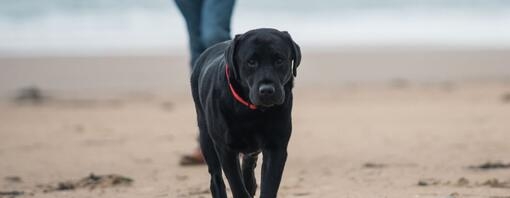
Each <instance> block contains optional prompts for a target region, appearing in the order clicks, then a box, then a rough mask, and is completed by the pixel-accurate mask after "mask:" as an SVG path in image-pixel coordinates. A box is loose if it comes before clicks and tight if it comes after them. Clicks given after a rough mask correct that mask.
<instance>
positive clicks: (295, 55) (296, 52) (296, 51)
mask: <svg viewBox="0 0 510 198" xmlns="http://www.w3.org/2000/svg"><path fill="white" fill-rule="evenodd" d="M282 33H283V34H284V35H285V36H286V37H287V39H288V40H289V43H290V44H291V46H292V74H294V77H296V76H297V67H298V66H299V64H300V63H301V49H300V48H299V45H298V44H297V43H296V42H294V40H292V37H291V36H290V34H289V32H287V31H282Z"/></svg>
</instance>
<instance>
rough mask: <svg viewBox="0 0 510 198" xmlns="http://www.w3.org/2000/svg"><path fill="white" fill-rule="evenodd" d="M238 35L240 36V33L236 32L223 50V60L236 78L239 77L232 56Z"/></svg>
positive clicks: (237, 41)
mask: <svg viewBox="0 0 510 198" xmlns="http://www.w3.org/2000/svg"><path fill="white" fill-rule="evenodd" d="M240 37H241V35H240V34H237V35H236V36H235V37H234V39H232V41H231V42H230V45H229V46H228V47H227V49H226V50H225V60H226V61H227V64H228V66H229V68H230V69H231V70H232V73H233V74H234V78H235V79H238V77H239V74H238V71H237V70H238V69H237V65H236V64H235V57H234V56H235V50H236V47H237V44H238V43H239V39H240Z"/></svg>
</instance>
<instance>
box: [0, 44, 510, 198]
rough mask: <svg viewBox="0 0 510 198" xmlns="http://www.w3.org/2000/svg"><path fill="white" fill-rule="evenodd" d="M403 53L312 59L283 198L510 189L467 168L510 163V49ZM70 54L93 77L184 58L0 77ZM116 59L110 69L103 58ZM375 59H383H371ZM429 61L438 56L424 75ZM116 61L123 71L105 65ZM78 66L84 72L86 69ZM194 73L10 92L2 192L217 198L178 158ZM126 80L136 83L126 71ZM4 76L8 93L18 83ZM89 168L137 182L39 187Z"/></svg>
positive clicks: (303, 79)
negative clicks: (20, 95) (34, 100)
mask: <svg viewBox="0 0 510 198" xmlns="http://www.w3.org/2000/svg"><path fill="white" fill-rule="evenodd" d="M406 53H408V54H407V55H406V56H403V57H401V56H400V55H399V54H400V52H398V51H391V52H387V51H386V52H381V53H377V51H376V50H374V51H371V52H366V51H365V52H359V51H355V50H354V51H339V52H338V54H335V53H332V52H330V53H316V54H311V55H310V56H305V59H304V62H303V65H302V68H301V70H300V71H299V73H298V79H299V80H298V82H297V83H296V88H295V106H294V111H293V116H294V119H293V120H294V127H293V128H294V131H293V135H292V139H291V142H290V146H289V159H288V162H287V166H286V169H285V173H284V178H283V181H282V184H281V188H280V193H279V197H283V198H285V197H288V198H291V197H303V198H305V197H321V198H329V197H331V198H338V197H352V198H357V197H359V198H370V197H374V198H375V197H378V198H382V197H391V198H410V197H416V198H422V197H423V198H429V197H430V198H433V197H438V198H445V197H452V198H453V197H481V198H508V197H510V184H509V185H507V183H505V182H507V181H509V180H510V169H508V168H500V169H476V168H472V167H471V166H477V165H482V164H484V163H486V162H498V161H499V162H502V163H509V162H510V144H509V143H508V142H509V140H510V121H509V118H510V84H509V82H508V80H507V79H508V76H510V75H508V73H509V72H510V70H509V69H508V65H510V64H508V63H509V62H510V61H509V60H510V57H508V56H505V54H508V53H506V52H505V51H499V52H490V51H489V52H487V51H467V52H458V53H454V52H441V51H432V52H429V54H428V55H426V56H424V53H421V52H420V53H418V52H413V53H411V52H409V51H407V52H406ZM363 54H365V55H366V56H363ZM381 54H386V55H387V56H382V55H381ZM400 57H401V58H402V60H401V59H397V58H400ZM417 57H425V58H424V60H422V59H420V58H417ZM76 60H80V61H81V62H80V61H78V62H80V65H90V67H92V68H93V67H94V65H95V66H96V67H97V65H101V64H104V65H110V66H111V67H108V66H105V67H107V68H106V69H105V71H106V74H105V73H100V72H98V73H100V74H98V75H100V76H103V77H99V78H98V79H99V80H101V79H109V78H108V75H110V77H111V76H114V74H115V72H113V71H121V69H120V68H123V65H124V66H125V67H124V68H137V66H138V67H140V66H143V65H145V64H146V63H154V65H145V66H146V67H145V68H164V67H163V66H162V64H163V63H164V64H167V63H175V64H185V58H184V57H163V58H162V57H142V58H139V59H137V58H136V57H131V58H129V57H107V58H105V57H103V58H94V57H88V58H54V57H53V58H48V57H46V58H11V59H5V58H3V59H2V60H1V61H2V63H3V64H2V69H3V71H4V74H3V75H4V76H7V74H5V72H10V74H13V73H16V72H20V73H23V71H25V72H28V73H30V71H31V70H30V69H26V68H30V67H33V68H34V67H36V66H37V65H47V67H50V68H54V69H53V70H52V71H57V74H52V75H53V76H58V75H59V74H62V75H69V73H72V72H78V71H73V70H62V73H58V71H61V68H64V67H66V66H65V65H66V64H63V63H68V64H74V63H76ZM112 60H116V61H117V62H115V61H113V62H114V63H116V64H113V65H111V64H107V63H112V62H108V61H112ZM132 60H139V61H140V60H146V61H149V62H143V61H140V62H133V61H132ZM385 60H386V61H385ZM150 61H153V62H150ZM423 61H425V62H423ZM378 62H382V63H385V64H386V65H387V66H386V67H382V68H379V69H374V67H371V68H370V67H369V65H370V64H372V65H377V64H376V63H378ZM6 63H8V64H6ZM59 63H60V64H62V65H59ZM337 63H338V65H337ZM427 63H436V64H433V65H432V66H430V67H429V69H423V67H424V66H423V65H424V64H427ZM16 64H17V65H18V66H14V65H16ZM346 64H347V65H348V64H351V66H346ZM406 65H408V67H406ZM16 67H20V68H19V69H20V70H16ZM70 67H73V66H70ZM112 67H117V69H115V70H109V69H108V68H110V69H111V68H112ZM77 68H79V67H77ZM363 68H366V70H365V69H363ZM391 68H393V69H391ZM419 68H422V70H423V71H420V70H419ZM463 68H464V69H463ZM39 69H41V68H39ZM59 69H60V70H59ZM68 69H69V68H68ZM82 69H83V70H85V71H84V73H85V74H88V73H87V72H89V71H86V70H87V68H85V67H83V68H82ZM371 69H372V70H371ZM386 69H387V71H386ZM122 71H124V70H122ZM138 71H144V70H143V69H140V68H139V69H138ZM164 71H166V70H165V69H161V70H157V72H155V73H157V74H155V77H156V78H159V77H161V78H163V77H164V76H165V75H162V74H161V73H160V72H164ZM321 71H326V72H324V73H322V72H321ZM340 71H343V72H340ZM350 71H352V72H351V73H352V75H354V76H360V75H361V74H363V73H366V74H367V75H368V76H372V77H363V76H361V77H352V76H351V75H349V72H350ZM375 71H377V72H375ZM455 71H458V72H455ZM66 72H67V73H66ZM109 72H110V73H109ZM186 72H187V70H186V69H185V68H184V69H180V70H177V73H173V74H169V75H168V76H169V78H172V80H168V81H163V83H161V82H159V81H158V82H152V81H149V80H147V81H146V82H147V83H146V84H145V85H143V86H139V87H136V86H135V88H140V89H136V90H137V91H132V92H129V91H127V92H126V90H123V91H119V92H107V91H106V90H107V89H104V90H101V91H97V92H95V90H96V89H95V88H96V87H100V85H101V83H100V82H97V81H94V77H93V75H92V74H93V72H91V71H90V72H89V74H88V77H87V78H91V80H92V81H91V84H92V85H90V87H89V88H88V89H84V90H86V91H80V89H78V90H73V89H72V88H73V87H80V86H82V85H83V86H85V85H87V83H84V84H73V83H76V82H74V81H72V80H70V81H71V82H70V84H71V85H72V86H71V85H60V84H59V83H53V84H52V83H51V82H49V81H44V79H43V78H42V77H41V80H40V82H48V84H46V85H47V86H43V88H46V89H48V90H49V91H48V92H47V93H50V94H51V96H52V98H51V99H49V100H48V101H45V102H43V103H40V104H30V103H13V102H12V101H11V100H8V99H9V98H8V97H4V99H3V100H2V101H1V102H0V192H13V191H14V192H20V193H22V194H21V195H19V196H18V195H16V196H15V197H77V198H82V197H127V198H130V197H133V198H134V197H137V198H138V197H192V198H198V197H210V195H209V194H208V193H209V192H208V186H209V176H208V174H207V169H206V167H205V166H194V167H181V166H179V165H178V161H179V157H180V155H182V154H185V153H188V152H189V151H190V150H191V149H193V148H194V147H195V146H196V145H195V142H194V139H195V135H196V130H197V129H196V123H195V115H194V109H193V103H192V101H191V99H190V95H189V90H187V87H186V82H180V80H181V79H183V80H182V81H185V79H186V78H187V77H186V75H187V74H186ZM332 72H337V73H338V74H339V75H333V74H332ZM399 72H400V73H399ZM78 73H79V72H78ZM123 74H125V75H127V76H124V77H123V78H128V77H129V72H127V71H124V73H123ZM150 74H151V73H146V74H145V75H149V76H150ZM30 75H35V74H33V73H31V74H28V76H30ZM44 75H47V74H44ZM52 75H48V77H51V76H52ZM9 76H11V79H13V78H14V77H12V75H9ZM20 76H23V75H20ZM85 76H87V75H85ZM459 76H460V77H459ZM174 77H175V78H174ZM67 78H68V79H69V78H71V79H72V77H67ZM76 78H77V79H81V78H84V77H83V76H76ZM337 78H338V79H337ZM345 78H349V79H347V80H346V79H345ZM365 78H366V79H365ZM113 79H114V80H115V78H113ZM176 79H177V80H176ZM18 80H19V79H18ZM53 80H55V79H53ZM141 80H142V79H141ZM173 80H175V81H176V83H175V84H172V81H173ZM4 81H6V80H5V79H4ZM22 81H23V80H19V82H22ZM177 81H179V82H177ZM328 81H329V83H328ZM10 82H11V84H10V85H9V86H11V85H12V86H11V87H15V86H17V85H21V84H22V83H17V82H15V80H12V81H10ZM122 82H124V81H122ZM126 82H127V81H126ZM144 82H145V81H144ZM158 83H159V84H158ZM167 83H168V84H172V85H171V86H169V88H168V90H166V91H161V90H159V91H155V90H156V89H154V90H146V91H140V90H143V88H145V87H156V85H159V86H161V87H164V86H165V85H166V84H167ZM36 84H37V82H36ZM40 84H43V85H44V83H40ZM119 84H121V83H119ZM133 84H135V83H133ZM52 85H55V86H53V87H52ZM111 85H115V83H112V84H111ZM125 85H126V87H128V88H129V87H130V84H129V83H128V84H125ZM9 86H4V88H5V89H4V91H5V90H7V91H5V92H4V93H6V94H5V95H6V96H7V95H8V93H12V89H10V88H9ZM8 88H9V89H8ZM157 88H158V89H159V88H160V87H157ZM51 90H58V91H54V92H51ZM66 93H73V94H66ZM76 93H78V94H76ZM88 93H94V94H88ZM99 93H100V94H99ZM91 173H94V174H97V175H106V174H118V175H122V176H125V177H129V178H131V179H132V180H133V183H132V184H131V185H122V186H119V187H116V186H113V185H112V186H107V187H104V188H103V187H101V188H95V189H89V188H82V189H75V190H64V191H51V192H44V186H48V185H56V184H58V183H59V182H63V181H69V180H79V179H81V178H84V177H87V176H89V175H90V174H91ZM257 175H258V174H257ZM494 179H495V180H494ZM488 180H490V181H489V182H487V181H488ZM491 181H492V183H496V184H501V185H491V183H490V182H491ZM495 181H496V182H495ZM419 184H420V185H419ZM257 194H258V193H257ZM0 197H11V196H2V195H1V194H0Z"/></svg>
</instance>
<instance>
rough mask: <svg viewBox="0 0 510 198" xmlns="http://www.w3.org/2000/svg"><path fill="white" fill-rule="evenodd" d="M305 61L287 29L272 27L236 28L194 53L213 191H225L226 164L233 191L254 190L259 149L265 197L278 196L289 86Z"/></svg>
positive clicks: (194, 82)
mask: <svg viewBox="0 0 510 198" xmlns="http://www.w3.org/2000/svg"><path fill="white" fill-rule="evenodd" d="M300 61H301V51H300V49H299V46H298V45H297V44H296V43H295V42H294V41H293V40H292V38H291V37H290V35H289V34H288V33H287V32H281V31H278V30H275V29H256V30H251V31H249V32H246V33H245V34H242V35H236V36H235V38H234V39H233V40H231V41H225V42H223V43H219V44H216V45H214V46H212V47H210V48H208V49H207V50H206V51H205V52H204V53H203V54H202V55H201V56H200V57H199V59H198V60H197V62H196V64H195V66H194V67H193V73H192V75H191V88H192V94H193V99H194V101H195V108H196V111H197V120H198V127H199V129H200V146H201V147H202V151H203V154H204V157H205V160H206V162H207V165H208V168H209V173H210V174H211V193H212V195H213V197H215V198H226V197H227V195H226V191H225V183H224V182H223V179H222V172H221V171H222V169H223V172H224V173H225V175H226V177H227V180H228V182H229V184H230V188H231V190H232V194H233V195H234V197H235V198H243V197H253V196H254V195H255V190H256V188H257V184H256V181H255V176H254V169H255V165H256V163H257V158H258V154H259V153H260V152H262V154H263V163H262V182H261V193H260V197H263V198H268V197H271V198H273V197H276V194H277V192H278V188H279V185H280V180H281V178H282V173H283V169H284V166H285V161H286V159H287V144H288V141H289V138H290V135H291V130H292V123H291V122H292V120H291V110H292V87H293V80H294V77H295V76H296V69H297V67H298V65H299V63H300ZM240 153H242V154H243V155H242V156H243V162H242V167H241V165H240V163H239V156H240V155H239V154H240Z"/></svg>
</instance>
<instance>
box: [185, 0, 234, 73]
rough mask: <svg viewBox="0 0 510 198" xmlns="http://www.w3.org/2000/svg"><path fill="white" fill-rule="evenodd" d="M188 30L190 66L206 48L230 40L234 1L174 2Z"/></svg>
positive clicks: (202, 0) (187, 0)
mask: <svg viewBox="0 0 510 198" xmlns="http://www.w3.org/2000/svg"><path fill="white" fill-rule="evenodd" d="M175 3H176V4H177V7H178V8H179V10H180V11H181V13H182V15H183V16H184V19H185V20H186V26H187V28H188V36H189V46H190V51H191V66H193V64H194V63H195V61H196V60H197V58H198V57H199V56H200V54H201V53H202V52H203V51H204V50H205V49H207V48H208V47H210V46H212V45H214V44H216V43H219V42H222V41H226V40H230V39H231V37H230V21H231V20H230V19H231V17H232V10H233V9H234V3H235V0H175Z"/></svg>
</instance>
